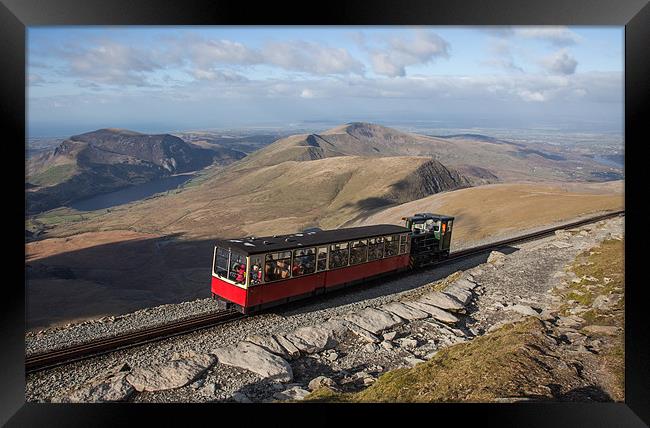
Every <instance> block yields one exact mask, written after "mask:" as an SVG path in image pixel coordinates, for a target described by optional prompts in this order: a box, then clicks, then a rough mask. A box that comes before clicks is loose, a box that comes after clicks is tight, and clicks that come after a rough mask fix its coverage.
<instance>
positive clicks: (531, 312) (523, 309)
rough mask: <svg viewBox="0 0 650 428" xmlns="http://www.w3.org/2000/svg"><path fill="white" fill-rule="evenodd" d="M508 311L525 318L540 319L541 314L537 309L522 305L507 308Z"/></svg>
mask: <svg viewBox="0 0 650 428" xmlns="http://www.w3.org/2000/svg"><path fill="white" fill-rule="evenodd" d="M506 310H507V311H513V312H517V313H519V314H521V315H525V316H532V317H539V313H538V312H537V311H536V310H535V309H533V308H531V307H530V306H526V305H522V304H520V303H517V304H516V305H511V306H508V307H506Z"/></svg>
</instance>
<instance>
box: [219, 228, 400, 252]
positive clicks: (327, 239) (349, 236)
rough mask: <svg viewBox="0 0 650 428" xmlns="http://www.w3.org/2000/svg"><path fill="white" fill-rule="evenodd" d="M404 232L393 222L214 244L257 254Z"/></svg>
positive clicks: (231, 240) (238, 239) (222, 240)
mask: <svg viewBox="0 0 650 428" xmlns="http://www.w3.org/2000/svg"><path fill="white" fill-rule="evenodd" d="M405 232H410V229H407V228H405V227H402V226H396V225H393V224H379V225H375V226H360V227H348V228H345V229H333V230H321V231H305V232H299V233H294V234H290V235H275V236H262V237H246V238H236V239H220V240H217V242H216V245H217V246H218V247H222V248H228V247H230V248H231V249H233V250H235V251H238V252H240V253H244V254H260V253H268V252H275V251H285V250H289V249H293V248H303V247H315V246H317V245H323V244H331V243H334V242H342V241H353V240H356V239H364V238H372V237H374V236H383V235H392V234H395V233H405Z"/></svg>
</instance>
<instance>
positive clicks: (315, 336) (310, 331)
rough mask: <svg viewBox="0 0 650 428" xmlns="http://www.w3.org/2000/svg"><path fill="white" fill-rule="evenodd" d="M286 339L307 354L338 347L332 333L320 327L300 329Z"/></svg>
mask: <svg viewBox="0 0 650 428" xmlns="http://www.w3.org/2000/svg"><path fill="white" fill-rule="evenodd" d="M285 337H286V338H287V340H289V341H290V342H291V343H293V344H294V345H295V347H296V348H298V349H299V350H300V351H301V352H304V353H305V354H313V353H315V352H320V351H322V350H323V349H329V348H333V347H334V346H335V345H336V341H335V340H334V338H333V337H332V336H331V332H330V331H329V330H327V329H325V328H321V327H318V326H309V327H300V328H297V329H295V330H294V331H293V332H291V333H289V334H287V335H285Z"/></svg>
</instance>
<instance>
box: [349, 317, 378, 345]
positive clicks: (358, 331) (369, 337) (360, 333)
mask: <svg viewBox="0 0 650 428" xmlns="http://www.w3.org/2000/svg"><path fill="white" fill-rule="evenodd" d="M341 322H342V323H344V324H345V326H346V327H347V329H348V330H350V331H351V332H352V333H354V334H355V335H356V336H357V337H359V338H361V339H363V340H365V341H366V342H369V343H379V342H381V339H379V338H378V337H377V336H375V335H374V334H372V333H370V332H369V331H368V330H366V329H363V328H361V327H359V326H358V325H356V324H354V323H352V322H350V321H346V320H341Z"/></svg>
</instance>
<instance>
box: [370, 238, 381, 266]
mask: <svg viewBox="0 0 650 428" xmlns="http://www.w3.org/2000/svg"><path fill="white" fill-rule="evenodd" d="M382 257H384V238H381V237H379V238H370V239H368V261H370V260H377V259H381V258H382Z"/></svg>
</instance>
